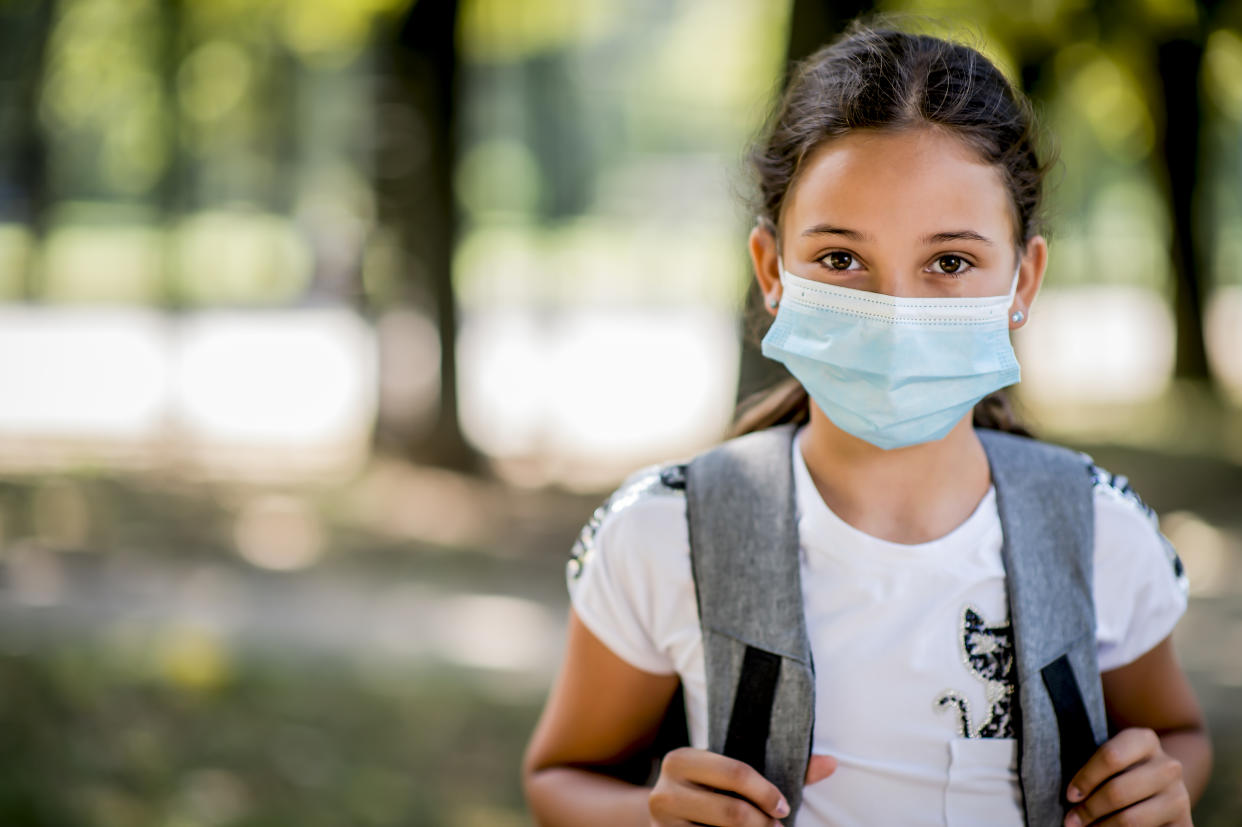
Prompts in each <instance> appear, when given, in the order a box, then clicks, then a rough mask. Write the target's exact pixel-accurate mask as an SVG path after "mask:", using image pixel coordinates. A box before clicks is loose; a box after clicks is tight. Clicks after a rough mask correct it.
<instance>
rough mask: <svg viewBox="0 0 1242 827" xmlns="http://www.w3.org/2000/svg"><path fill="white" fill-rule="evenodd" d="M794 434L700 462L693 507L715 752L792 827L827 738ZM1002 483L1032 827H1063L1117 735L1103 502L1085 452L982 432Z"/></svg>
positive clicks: (689, 479)
mask: <svg viewBox="0 0 1242 827" xmlns="http://www.w3.org/2000/svg"><path fill="white" fill-rule="evenodd" d="M795 429H796V426H795V425H793V424H789V425H781V426H776V427H773V428H768V429H766V430H763V431H757V432H754V433H751V434H747V435H745V436H743V437H738V438H736V439H733V440H729V441H728V442H725V443H723V444H721V445H719V446H717V447H716V448H714V449H711V450H710V451H707V452H705V453H703V454H700V455H699V456H697V457H695V458H694V459H693V460H692V461H691V462H690V463H689V465H688V466H686V473H685V484H686V510H687V520H688V523H689V532H690V560H691V570H692V573H693V576H694V581H695V593H696V597H697V602H698V609H699V620H700V625H701V628H702V633H703V652H704V661H705V667H706V676H707V706H708V748H709V749H711V750H712V751H714V752H719V753H722V754H724V755H728V756H730V757H734V758H738V759H739V760H743V761H746V762H747V763H749V764H750V765H751V766H753V767H755V769H756V770H758V771H759V772H761V773H763V775H764V776H765V777H767V778H768V779H769V780H771V781H772V782H773V783H774V784H776V786H777V787H778V788H780V790H781V792H782V793H783V794H784V795H785V798H786V800H787V801H788V802H789V805H790V813H789V815H788V816H786V818H785V819H784V821H785V823H786V824H792V823H793V819H794V817H795V816H796V814H797V812H798V808H799V806H800V805H801V802H802V786H803V783H802V782H803V779H804V776H805V773H806V767H807V762H808V761H809V759H810V754H811V739H812V737H813V733H814V712H815V673H814V663H813V660H812V658H811V649H810V642H809V638H808V636H807V630H806V617H805V614H804V610H803V601H802V586H801V570H800V561H799V545H798V528H797V517H796V513H795V500H794V483H793V464H792V456H791V452H792V447H793V446H792V440H793V435H794V432H795ZM976 432H977V433H978V435H979V438H980V441H981V442H982V443H983V447H984V450H985V452H986V454H987V458H988V464H989V466H990V468H991V474H992V481H993V484H994V485H995V487H996V501H997V508H998V510H999V513H1000V520H1001V525H1002V527H1003V536H1004V540H1003V543H1002V546H1001V554H1002V559H1003V562H1004V566H1005V572H1006V578H1005V583H1006V590H1007V596H1008V600H1009V606H1010V619H1011V622H1012V625H1013V634H1014V655H1015V660H1016V664H1015V665H1016V667H1017V668H1016V671H1017V689H1016V691H1017V694H1018V718H1019V724H1020V725H1019V726H1018V727H1017V728H1016V731H1017V737H1018V750H1019V777H1020V781H1021V785H1022V790H1023V798H1024V806H1025V815H1026V822H1027V824H1028V825H1032V826H1033V827H1034V826H1035V825H1049V827H1052V825H1059V824H1060V823H1061V821H1062V819H1063V818H1064V814H1065V811H1066V808H1067V802H1066V801H1065V799H1064V791H1065V787H1066V786H1067V785H1068V783H1069V780H1070V778H1071V777H1072V776H1073V774H1074V773H1075V772H1077V771H1078V769H1079V768H1080V767H1081V766H1082V764H1083V763H1085V761H1086V759H1087V758H1088V757H1090V755H1091V754H1092V753H1093V752H1094V751H1095V749H1096V747H1097V745H1098V744H1100V743H1102V742H1103V741H1104V739H1105V738H1106V737H1107V719H1106V717H1105V713H1104V702H1103V690H1102V688H1101V685H1100V679H1099V667H1098V662H1097V660H1096V642H1095V609H1094V598H1093V593H1092V557H1093V551H1094V548H1093V546H1094V503H1093V493H1092V485H1093V481H1092V478H1091V476H1090V473H1089V472H1090V465H1089V462H1088V461H1087V460H1086V459H1085V458H1084V455H1082V454H1079V453H1077V452H1074V451H1070V450H1068V449H1065V448H1060V447H1057V446H1053V445H1048V444H1046V443H1042V442H1039V441H1037V440H1033V439H1029V438H1026V437H1020V436H1016V435H1013V434H1007V433H1001V432H998V431H992V430H988V429H977V430H976Z"/></svg>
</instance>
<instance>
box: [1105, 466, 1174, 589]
mask: <svg viewBox="0 0 1242 827" xmlns="http://www.w3.org/2000/svg"><path fill="white" fill-rule="evenodd" d="M1084 457H1086V459H1087V473H1088V475H1089V476H1090V479H1091V488H1092V495H1093V500H1094V505H1095V521H1096V530H1095V537H1096V554H1097V558H1099V559H1098V564H1102V565H1104V566H1107V565H1109V564H1110V563H1115V564H1118V565H1122V564H1125V565H1143V564H1144V563H1146V564H1147V565H1150V566H1152V567H1153V568H1158V569H1163V570H1164V571H1165V572H1167V576H1169V577H1171V578H1172V580H1173V582H1174V583H1175V584H1176V586H1177V588H1178V589H1179V590H1180V591H1181V592H1182V593H1183V594H1185V593H1186V592H1187V591H1188V588H1189V583H1188V581H1187V579H1186V569H1185V566H1183V564H1182V560H1181V558H1180V557H1179V556H1178V554H1177V550H1176V549H1175V548H1174V547H1173V544H1172V543H1171V542H1169V540H1168V538H1167V537H1165V536H1164V534H1163V533H1162V532H1161V531H1160V518H1159V516H1158V515H1157V514H1156V511H1155V510H1154V509H1153V508H1152V507H1151V506H1150V505H1148V504H1147V503H1146V502H1144V501H1143V499H1142V497H1140V496H1139V494H1138V492H1137V491H1135V490H1134V488H1133V487H1132V486H1131V485H1130V481H1129V479H1127V478H1126V477H1125V476H1124V475H1122V474H1115V473H1113V472H1111V471H1109V470H1108V469H1106V468H1103V467H1101V466H1099V465H1097V464H1096V463H1095V462H1094V460H1092V459H1091V458H1090V457H1087V455H1085V454H1084ZM1144 558H1145V559H1144Z"/></svg>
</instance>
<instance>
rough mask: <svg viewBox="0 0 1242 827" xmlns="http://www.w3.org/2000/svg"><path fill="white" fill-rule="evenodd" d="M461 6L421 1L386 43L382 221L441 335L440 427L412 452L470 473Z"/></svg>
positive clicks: (410, 297)
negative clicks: (458, 171) (462, 380)
mask: <svg viewBox="0 0 1242 827" xmlns="http://www.w3.org/2000/svg"><path fill="white" fill-rule="evenodd" d="M457 20H458V3H457V0H418V2H416V3H414V4H413V6H411V7H410V9H409V10H408V11H407V12H406V14H405V15H404V17H403V18H402V19H401V21H400V22H399V24H398V26H397V29H396V31H395V36H393V37H391V38H390V39H388V40H387V42H386V43H385V44H384V45H383V47H382V48H383V50H384V52H385V54H383V55H381V56H380V60H381V67H382V68H381V72H383V78H382V80H381V85H380V96H381V99H380V101H379V103H378V117H379V118H380V123H379V125H378V129H379V133H380V135H381V140H380V142H379V146H380V151H379V152H378V155H377V158H376V189H377V193H378V195H379V220H380V222H381V224H383V225H386V226H390V227H393V228H395V230H396V232H397V235H398V237H399V238H400V240H401V242H400V245H399V251H398V252H399V255H400V256H401V258H402V260H401V262H400V263H399V264H398V272H399V273H400V277H401V278H402V279H403V280H404V291H403V292H404V295H403V296H401V297H400V299H401V300H403V301H406V302H408V303H412V304H415V305H416V306H417V305H419V304H421V305H424V306H426V305H430V309H431V310H432V312H433V315H434V317H435V320H436V323H437V326H438V328H439V332H440V401H439V412H438V414H437V416H436V420H435V424H434V425H433V426H432V427H431V428H430V429H429V430H428V431H427V432H425V433H424V434H422V435H420V436H418V437H416V438H415V439H414V441H413V442H412V444H409V445H407V446H405V448H406V453H407V454H408V455H409V456H410V458H411V459H414V460H417V461H419V462H427V463H432V464H436V465H442V466H447V467H453V468H461V469H468V468H472V467H474V466H475V465H476V464H477V461H478V455H477V454H476V452H475V451H474V449H473V448H471V447H470V445H469V444H468V443H467V442H466V440H465V438H464V436H463V435H462V432H461V426H460V424H459V422H458V416H457V407H458V406H457V359H456V340H457V307H456V299H455V297H454V294H453V283H452V254H453V244H454V241H455V239H456V237H457V230H458V220H457V206H456V202H455V199H454V197H453V169H454V167H455V164H456V160H457V151H456V144H457V132H458V113H459V111H460V107H459V104H458V99H457V75H458V69H459V65H458V64H459V61H460V57H459V55H458V49H457Z"/></svg>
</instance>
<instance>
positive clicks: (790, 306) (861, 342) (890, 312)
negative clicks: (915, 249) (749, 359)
mask: <svg viewBox="0 0 1242 827" xmlns="http://www.w3.org/2000/svg"><path fill="white" fill-rule="evenodd" d="M778 262H779V259H778ZM1020 268H1021V261H1020V260H1019V262H1018V267H1015V268H1014V272H1013V281H1012V283H1011V284H1010V286H1009V293H1008V295H1004V296H986V297H982V298H931V299H916V298H906V297H902V296H887V295H884V294H883V293H870V292H867V291H865V290H854V289H851V288H849V287H840V286H838V285H834V284H824V283H823V282H818V281H812V280H810V279H804V278H801V277H799V276H795V275H794V274H793V273H790V272H789V271H787V270H785V268H784V266H783V265H780V269H781V284H782V285H783V291H782V293H781V302H780V309H779V310H778V311H777V314H776V319H775V320H774V321H773V323H772V327H771V328H770V329H769V330H768V333H767V335H766V336H764V337H763V347H762V349H763V355H764V356H767V357H768V358H769V359H775V360H776V361H778V362H781V363H783V364H784V365H785V367H786V368H788V369H789V372H790V373H791V374H792V375H793V376H794V378H795V379H797V380H798V381H799V382H801V383H802V386H803V387H804V388H806V391H807V393H808V394H810V396H811V398H812V399H814V400H815V404H816V405H818V406H819V407H820V409H821V410H822V411H823V412H824V414H826V415H827V416H828V418H829V419H831V420H832V421H833V423H834V424H835V425H837V427H839V428H841V429H842V430H844V431H847V432H849V433H851V434H853V435H854V436H856V437H858V438H860V439H865V440H866V441H868V442H870V443H872V444H873V445H876V446H879V447H880V448H900V447H902V446H906V445H914V444H916V443H921V442H929V441H931V440H935V439H940V438H941V437H943V436H944V435H945V434H947V433H948V432H949V431H950V430H952V428H953V426H954V425H956V424H957V423H958V422H959V421H961V419H962V417H963V416H965V415H966V414H967V413H969V412H970V410H971V408H973V407H974V406H975V403H976V402H978V401H979V400H980V399H982V398H983V397H985V396H987V395H988V394H989V393H991V392H993V391H995V390H997V389H999V388H1003V387H1005V386H1007V385H1012V384H1013V383H1015V382H1017V381H1018V379H1019V370H1018V361H1017V358H1016V357H1015V356H1014V352H1013V347H1012V345H1011V344H1010V342H1009V307H1010V306H1011V305H1012V303H1013V297H1014V293H1015V291H1016V290H1017V288H1018V270H1019V269H1020Z"/></svg>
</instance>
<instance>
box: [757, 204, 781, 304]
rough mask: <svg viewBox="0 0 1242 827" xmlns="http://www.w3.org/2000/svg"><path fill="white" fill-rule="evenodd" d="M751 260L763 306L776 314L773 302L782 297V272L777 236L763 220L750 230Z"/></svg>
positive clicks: (777, 301)
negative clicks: (777, 250)
mask: <svg viewBox="0 0 1242 827" xmlns="http://www.w3.org/2000/svg"><path fill="white" fill-rule="evenodd" d="M749 247H750V262H751V265H752V266H753V267H754V270H755V279H756V280H757V281H758V282H759V292H760V293H762V294H763V306H764V309H765V310H767V311H768V313H770V314H771V315H773V316H775V315H776V308H775V307H773V306H772V305H773V303H779V302H780V298H781V274H780V266H779V265H778V263H777V254H776V236H774V235H772V231H771V230H770V229H769V228H768V227H767V225H766V224H765V223H764V222H762V221H759V222H756V223H755V227H754V229H752V230H751V231H750V242H749Z"/></svg>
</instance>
